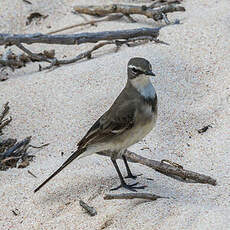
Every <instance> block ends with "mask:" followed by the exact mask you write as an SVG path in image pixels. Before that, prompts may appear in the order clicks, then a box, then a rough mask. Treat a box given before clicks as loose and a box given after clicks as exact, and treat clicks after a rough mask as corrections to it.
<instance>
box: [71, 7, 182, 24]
mask: <svg viewBox="0 0 230 230" xmlns="http://www.w3.org/2000/svg"><path fill="white" fill-rule="evenodd" d="M74 10H75V11H76V12H78V13H83V14H89V15H94V16H105V15H107V14H112V13H122V14H123V15H130V14H140V15H144V16H146V17H147V18H153V19H154V20H156V21H157V20H161V19H162V13H164V14H167V13H170V12H175V11H185V8H184V7H182V6H178V5H175V4H169V5H164V6H161V7H158V8H149V7H148V6H132V5H123V4H111V5H102V6H75V7H74Z"/></svg>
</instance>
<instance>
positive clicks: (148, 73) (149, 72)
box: [145, 70, 156, 76]
mask: <svg viewBox="0 0 230 230" xmlns="http://www.w3.org/2000/svg"><path fill="white" fill-rule="evenodd" d="M145 74H146V75H151V76H156V75H155V73H153V72H152V70H149V71H147V72H146V73H145Z"/></svg>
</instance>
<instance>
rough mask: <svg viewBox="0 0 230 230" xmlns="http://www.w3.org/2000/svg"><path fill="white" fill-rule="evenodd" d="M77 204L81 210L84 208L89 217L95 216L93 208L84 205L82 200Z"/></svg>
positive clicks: (95, 212)
mask: <svg viewBox="0 0 230 230" xmlns="http://www.w3.org/2000/svg"><path fill="white" fill-rule="evenodd" d="M79 204H80V205H81V207H82V208H84V209H85V210H86V211H87V213H89V215H90V216H95V215H97V211H96V209H95V208H94V207H90V206H89V205H88V204H86V203H85V202H84V201H82V200H80V201H79Z"/></svg>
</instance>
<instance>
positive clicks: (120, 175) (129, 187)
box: [111, 158, 146, 192]
mask: <svg viewBox="0 0 230 230" xmlns="http://www.w3.org/2000/svg"><path fill="white" fill-rule="evenodd" d="M111 160H112V162H113V165H114V167H115V169H116V171H117V174H118V176H119V179H120V181H121V184H120V185H119V186H118V187H116V188H112V189H111V191H113V190H117V189H119V188H121V187H123V188H126V189H128V190H131V191H134V192H136V190H135V189H144V188H145V187H146V186H138V187H136V186H135V185H137V184H138V182H137V183H135V184H131V185H128V184H126V183H125V181H124V178H123V176H122V174H121V171H120V169H119V167H118V165H117V162H116V160H114V159H112V158H111Z"/></svg>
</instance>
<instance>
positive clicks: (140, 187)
mask: <svg viewBox="0 0 230 230" xmlns="http://www.w3.org/2000/svg"><path fill="white" fill-rule="evenodd" d="M138 183H139V182H136V183H134V184H130V185H129V184H126V183H122V184H120V185H119V186H118V187H116V188H112V189H110V191H115V190H117V189H119V188H126V189H128V190H130V191H133V192H136V191H137V190H136V189H144V188H146V187H147V186H145V185H143V186H135V185H137V184H138Z"/></svg>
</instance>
